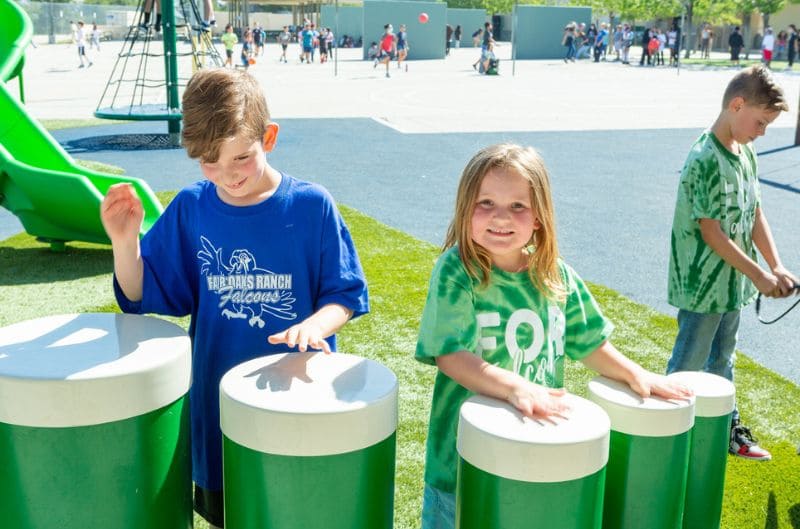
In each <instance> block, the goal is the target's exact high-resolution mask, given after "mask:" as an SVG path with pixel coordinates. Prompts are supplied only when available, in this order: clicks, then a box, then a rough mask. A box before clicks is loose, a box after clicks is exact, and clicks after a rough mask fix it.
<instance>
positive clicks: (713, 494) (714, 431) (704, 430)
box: [669, 371, 736, 529]
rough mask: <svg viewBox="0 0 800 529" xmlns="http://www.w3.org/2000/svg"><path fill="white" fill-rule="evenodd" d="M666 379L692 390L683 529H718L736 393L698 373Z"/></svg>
mask: <svg viewBox="0 0 800 529" xmlns="http://www.w3.org/2000/svg"><path fill="white" fill-rule="evenodd" d="M669 378H672V379H675V380H677V381H679V382H681V383H683V384H685V385H686V386H688V387H690V388H691V389H692V390H694V395H695V399H696V404H695V419H694V427H693V428H692V441H691V449H690V451H689V477H688V481H687V483H686V502H685V504H684V513H683V528H684V529H694V528H695V527H702V528H703V529H719V527H720V520H721V518H722V496H723V492H724V490H725V466H726V465H727V463H728V446H729V443H730V433H731V416H732V415H733V409H734V407H735V406H736V389H735V388H734V386H733V383H731V382H730V381H729V380H727V379H725V378H722V377H720V376H717V375H712V374H711V373H703V372H700V371H680V372H677V373H672V374H671V375H669Z"/></svg>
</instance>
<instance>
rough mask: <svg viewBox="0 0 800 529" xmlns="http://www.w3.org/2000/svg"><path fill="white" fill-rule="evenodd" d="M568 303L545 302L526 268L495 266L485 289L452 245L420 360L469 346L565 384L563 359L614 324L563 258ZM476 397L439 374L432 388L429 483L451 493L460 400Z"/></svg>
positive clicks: (424, 326)
mask: <svg viewBox="0 0 800 529" xmlns="http://www.w3.org/2000/svg"><path fill="white" fill-rule="evenodd" d="M559 267H560V269H561V276H562V278H563V281H564V285H565V287H566V291H567V297H566V299H565V301H564V302H562V303H556V302H554V301H551V300H548V299H547V298H546V297H545V296H544V295H542V294H541V293H540V292H539V291H537V290H536V289H535V288H534V287H533V285H532V284H531V281H530V279H529V277H528V274H527V273H526V272H522V273H509V272H504V271H502V270H499V269H496V268H495V269H493V270H492V273H491V276H490V278H489V284H488V285H487V286H486V287H481V286H480V281H478V280H477V279H473V278H471V277H470V276H469V275H468V274H467V271H466V269H465V268H464V265H463V264H462V262H461V259H460V258H459V255H458V249H457V248H450V249H449V250H447V251H446V252H445V253H444V254H442V256H441V257H439V260H438V261H437V263H436V266H435V267H434V270H433V274H432V276H431V281H430V286H429V290H428V299H427V301H426V304H425V310H424V311H423V313H422V322H421V324H420V331H419V339H418V342H417V351H416V359H417V360H419V361H421V362H425V363H428V364H435V363H436V361H435V358H436V357H437V356H441V355H446V354H449V353H455V352H457V351H472V352H473V353H474V354H476V355H480V356H481V357H482V358H483V359H484V360H485V361H486V362H488V363H490V364H493V365H496V366H499V367H502V368H504V369H508V370H509V371H513V372H515V373H519V374H520V375H522V376H523V377H525V378H527V379H528V380H531V381H533V382H536V383H538V384H542V385H544V386H548V387H553V388H559V387H562V386H563V385H564V356H565V355H566V356H568V357H569V358H572V359H581V358H584V357H586V356H588V355H589V354H590V353H592V352H593V351H594V350H595V349H597V348H598V347H599V346H600V345H601V344H602V343H603V342H604V341H605V340H606V339H608V337H609V336H610V334H611V330H612V325H611V323H610V322H609V321H607V320H606V319H605V318H604V317H603V315H602V313H601V312H600V308H599V307H598V306H597V303H596V302H595V300H594V298H593V297H592V295H591V294H590V293H589V290H588V289H587V288H586V285H585V284H584V283H583V281H582V280H581V278H580V277H578V274H576V273H575V271H574V270H572V269H571V268H570V267H569V266H567V265H566V264H564V263H563V262H559ZM472 395H473V394H472V393H471V392H470V391H468V390H467V389H466V388H464V387H463V386H461V385H459V384H458V383H456V382H455V381H453V379H451V378H449V377H448V376H446V375H444V374H443V373H442V372H441V371H440V372H439V373H438V374H437V376H436V383H435V386H434V390H433V404H432V407H431V420H430V426H429V430H428V442H427V456H426V463H425V481H426V483H429V484H431V485H433V486H434V487H437V488H439V489H441V490H444V491H447V492H453V491H454V490H455V484H456V463H457V454H456V432H457V429H458V412H459V409H460V408H461V404H463V403H464V401H465V400H467V399H468V398H469V397H470V396H472Z"/></svg>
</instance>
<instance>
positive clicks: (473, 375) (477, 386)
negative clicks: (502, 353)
mask: <svg viewBox="0 0 800 529" xmlns="http://www.w3.org/2000/svg"><path fill="white" fill-rule="evenodd" d="M436 365H437V367H438V368H439V369H440V370H441V371H442V373H444V374H445V375H447V376H448V377H450V378H452V379H453V380H455V381H456V382H458V383H459V384H461V385H462V386H464V387H465V388H467V389H468V390H470V391H472V392H473V393H479V394H481V395H486V396H487V397H494V398H496V399H500V400H504V401H506V402H508V403H509V404H511V405H512V406H514V407H515V408H517V409H518V410H519V411H520V412H521V413H522V414H523V415H526V416H528V417H531V418H534V419H541V418H543V417H550V416H554V415H555V416H563V415H564V414H565V413H566V412H567V411H568V409H569V407H568V406H567V405H566V403H565V402H564V401H563V399H562V397H563V396H564V395H566V393H567V392H566V390H564V389H553V388H547V387H544V386H540V385H539V384H534V383H533V382H530V381H528V380H526V379H524V378H522V377H521V376H519V375H517V374H516V373H512V372H511V371H508V370H507V369H503V368H502V367H497V366H494V365H492V364H489V363H488V362H486V361H485V360H483V359H482V358H481V357H479V356H477V355H475V354H473V353H471V352H469V351H458V352H455V353H451V354H446V355H442V356H437V357H436Z"/></svg>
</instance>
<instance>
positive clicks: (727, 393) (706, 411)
mask: <svg viewBox="0 0 800 529" xmlns="http://www.w3.org/2000/svg"><path fill="white" fill-rule="evenodd" d="M668 377H669V378H671V379H674V380H677V381H678V382H680V383H682V384H684V385H686V386H688V387H689V388H690V389H692V391H694V396H695V415H696V416H697V417H722V416H723V415H728V414H729V413H733V409H734V408H735V407H736V388H735V387H734V385H733V383H732V382H731V381H730V380H728V379H726V378H723V377H721V376H719V375H714V374H711V373H705V372H703V371H678V372H676V373H672V374H670V375H668Z"/></svg>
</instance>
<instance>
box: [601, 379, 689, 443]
mask: <svg viewBox="0 0 800 529" xmlns="http://www.w3.org/2000/svg"><path fill="white" fill-rule="evenodd" d="M588 396H589V399H590V400H591V401H593V402H596V403H597V404H599V405H600V407H601V408H603V409H604V410H605V411H606V413H608V416H609V417H610V418H611V429H612V430H614V431H617V432H620V433H624V434H629V435H640V436H644V437H669V436H673V435H680V434H682V433H685V432H687V431H689V430H690V429H691V428H692V426H694V397H692V398H690V399H688V400H675V401H668V400H664V399H661V398H658V397H648V398H645V399H643V398H642V397H640V396H639V395H637V394H636V393H634V391H633V390H632V389H631V388H630V387H629V386H628V385H627V384H625V383H623V382H617V381H616V380H611V379H608V378H605V377H602V376H599V377H595V378H594V379H592V380H591V381H590V382H589V395H588Z"/></svg>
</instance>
